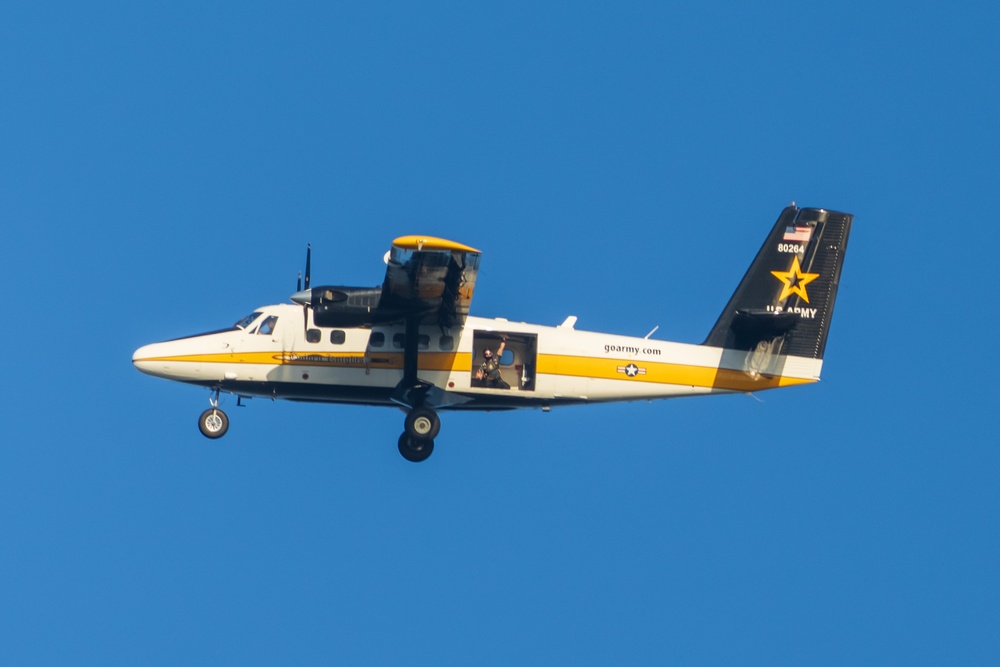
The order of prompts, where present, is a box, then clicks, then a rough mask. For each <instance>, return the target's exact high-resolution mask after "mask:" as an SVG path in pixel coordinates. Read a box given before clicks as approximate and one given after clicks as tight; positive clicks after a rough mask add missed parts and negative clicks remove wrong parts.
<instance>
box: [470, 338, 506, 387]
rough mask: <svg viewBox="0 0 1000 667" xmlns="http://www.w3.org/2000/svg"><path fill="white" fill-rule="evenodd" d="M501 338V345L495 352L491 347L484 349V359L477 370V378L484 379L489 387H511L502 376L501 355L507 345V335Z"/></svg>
mask: <svg viewBox="0 0 1000 667" xmlns="http://www.w3.org/2000/svg"><path fill="white" fill-rule="evenodd" d="M500 338H501V340H500V347H498V348H497V351H496V352H495V353H494V352H493V351H492V350H490V349H489V348H486V349H485V350H483V359H484V361H483V363H481V364H480V365H479V370H477V371H476V379H477V380H482V381H483V382H484V383H485V385H486V386H487V387H493V388H494V389H510V385H509V384H507V383H506V382H504V379H503V378H502V377H501V376H500V357H502V356H503V351H504V348H505V347H506V346H507V337H506V336H501V337H500Z"/></svg>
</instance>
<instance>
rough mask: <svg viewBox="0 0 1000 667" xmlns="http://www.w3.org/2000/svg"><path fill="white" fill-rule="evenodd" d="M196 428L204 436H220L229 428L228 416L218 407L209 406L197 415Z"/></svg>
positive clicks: (213, 437)
mask: <svg viewBox="0 0 1000 667" xmlns="http://www.w3.org/2000/svg"><path fill="white" fill-rule="evenodd" d="M198 430H199V431H201V434H202V435H203V436H205V437H206V438H212V439H213V440H214V439H215V438H221V437H222V436H224V435H225V434H226V431H228V430H229V417H227V416H226V413H225V412H223V411H222V410H220V409H219V408H209V409H208V410H205V411H204V412H202V413H201V416H200V417H198Z"/></svg>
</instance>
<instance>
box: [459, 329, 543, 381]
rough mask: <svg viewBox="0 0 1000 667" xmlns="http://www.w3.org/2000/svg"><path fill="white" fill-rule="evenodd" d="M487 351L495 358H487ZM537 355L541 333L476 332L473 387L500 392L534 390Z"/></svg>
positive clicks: (473, 352) (474, 339) (474, 337)
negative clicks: (491, 359) (539, 334)
mask: <svg viewBox="0 0 1000 667" xmlns="http://www.w3.org/2000/svg"><path fill="white" fill-rule="evenodd" d="M486 350H489V351H490V355H489V356H490V357H492V358H493V359H494V361H492V362H491V361H490V359H488V358H487V355H486V354H485V352H486ZM537 358H538V336H537V335H535V334H526V333H508V332H505V331H475V332H474V333H473V336H472V381H471V383H472V386H473V387H482V388H486V389H496V390H497V391H534V390H535V367H536V361H537ZM498 374H499V377H498Z"/></svg>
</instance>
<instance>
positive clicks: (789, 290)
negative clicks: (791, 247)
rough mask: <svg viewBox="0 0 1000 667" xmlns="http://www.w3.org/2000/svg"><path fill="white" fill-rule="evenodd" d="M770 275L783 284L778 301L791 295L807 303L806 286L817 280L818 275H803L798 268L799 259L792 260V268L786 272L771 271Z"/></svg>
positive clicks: (800, 268)
mask: <svg viewBox="0 0 1000 667" xmlns="http://www.w3.org/2000/svg"><path fill="white" fill-rule="evenodd" d="M771 274H772V275H773V276H774V277H775V278H777V279H778V280H780V281H781V282H782V283H784V287H782V288H781V296H779V297H778V301H784V300H785V299H787V298H788V297H790V296H791V295H793V294H796V295H798V296H800V297H802V300H803V301H805V302H806V303H809V295H808V294H807V293H806V285H808V284H809V283H811V282H812V281H814V280H816V279H817V278H819V274H818V273H803V272H802V267H800V266H799V258H798V257H795V258H793V259H792V268H790V269H788V270H787V271H771Z"/></svg>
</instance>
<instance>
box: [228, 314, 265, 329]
mask: <svg viewBox="0 0 1000 667" xmlns="http://www.w3.org/2000/svg"><path fill="white" fill-rule="evenodd" d="M260 316H261V311H259V310H255V311H254V312H252V313H250V314H249V315H247V316H246V317H244V318H243V319H241V320H239V321H238V322H237V323H236V324H234V325H233V326H234V327H235V328H237V329H244V330H245V329H246V328H247V327H248V326H250V325H251V324H253V321H254V320H256V319H257V318H258V317H260Z"/></svg>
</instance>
